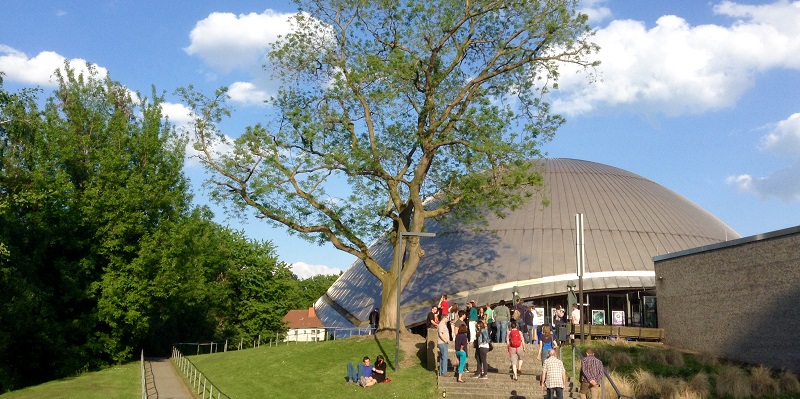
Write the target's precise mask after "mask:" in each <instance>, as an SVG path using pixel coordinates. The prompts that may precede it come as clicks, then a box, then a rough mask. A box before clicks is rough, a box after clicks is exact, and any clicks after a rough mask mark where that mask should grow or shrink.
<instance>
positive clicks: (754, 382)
mask: <svg viewBox="0 0 800 399" xmlns="http://www.w3.org/2000/svg"><path fill="white" fill-rule="evenodd" d="M750 388H751V389H752V390H753V395H756V396H767V395H775V394H777V393H778V392H779V391H780V389H779V388H778V381H775V380H774V379H772V370H770V369H769V368H767V367H766V366H758V367H753V368H751V369H750Z"/></svg>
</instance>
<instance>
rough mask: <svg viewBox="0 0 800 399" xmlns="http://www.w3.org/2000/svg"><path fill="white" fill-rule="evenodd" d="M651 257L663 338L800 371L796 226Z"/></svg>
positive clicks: (682, 345)
mask: <svg viewBox="0 0 800 399" xmlns="http://www.w3.org/2000/svg"><path fill="white" fill-rule="evenodd" d="M654 262H655V272H656V276H657V283H656V290H657V294H658V308H659V313H658V319H659V326H660V327H662V328H664V329H665V331H666V340H665V342H666V343H667V344H668V345H671V346H675V347H679V348H686V349H690V350H694V351H698V352H710V353H712V354H714V355H716V356H719V357H722V358H726V359H731V360H736V361H741V362H745V363H750V364H764V365H767V366H769V367H772V368H775V369H788V370H791V371H793V372H795V373H798V372H800V340H798V339H797V326H798V325H800V307H799V306H798V302H800V284H798V282H799V281H800V226H798V227H793V228H789V229H784V230H779V231H774V232H771V233H765V234H760V235H756V236H752V237H745V238H742V239H738V240H733V241H728V242H724V243H719V244H716V245H709V246H705V247H700V248H694V249H690V250H686V251H680V252H676V253H670V254H666V255H661V256H657V257H655V258H654Z"/></svg>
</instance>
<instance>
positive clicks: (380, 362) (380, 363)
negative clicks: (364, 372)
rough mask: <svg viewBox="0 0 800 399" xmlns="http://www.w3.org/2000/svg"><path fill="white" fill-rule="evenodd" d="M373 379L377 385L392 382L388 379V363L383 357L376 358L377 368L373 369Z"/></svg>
mask: <svg viewBox="0 0 800 399" xmlns="http://www.w3.org/2000/svg"><path fill="white" fill-rule="evenodd" d="M372 379H373V380H374V381H375V382H376V383H381V382H389V381H391V380H390V379H388V378H386V361H385V360H384V359H383V355H378V357H376V358H375V367H373V368H372ZM369 385H373V384H369ZM369 385H367V386H369Z"/></svg>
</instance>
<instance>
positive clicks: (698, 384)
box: [689, 372, 711, 398]
mask: <svg viewBox="0 0 800 399" xmlns="http://www.w3.org/2000/svg"><path fill="white" fill-rule="evenodd" d="M689 388H691V389H692V390H693V391H695V392H697V393H698V394H699V395H700V397H701V398H707V397H708V396H709V395H710V394H711V379H710V377H709V375H708V374H706V373H703V372H700V373H697V374H695V375H694V376H693V377H692V378H691V379H689Z"/></svg>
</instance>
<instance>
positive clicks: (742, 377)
mask: <svg viewBox="0 0 800 399" xmlns="http://www.w3.org/2000/svg"><path fill="white" fill-rule="evenodd" d="M715 392H716V394H717V395H718V396H731V397H733V398H734V399H742V398H747V397H750V396H752V395H753V390H752V389H751V388H750V379H749V378H748V376H747V373H745V372H744V370H742V369H740V368H738V367H736V366H732V365H727V364H726V365H723V366H721V367H720V368H719V371H718V372H717V376H716V388H715Z"/></svg>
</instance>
